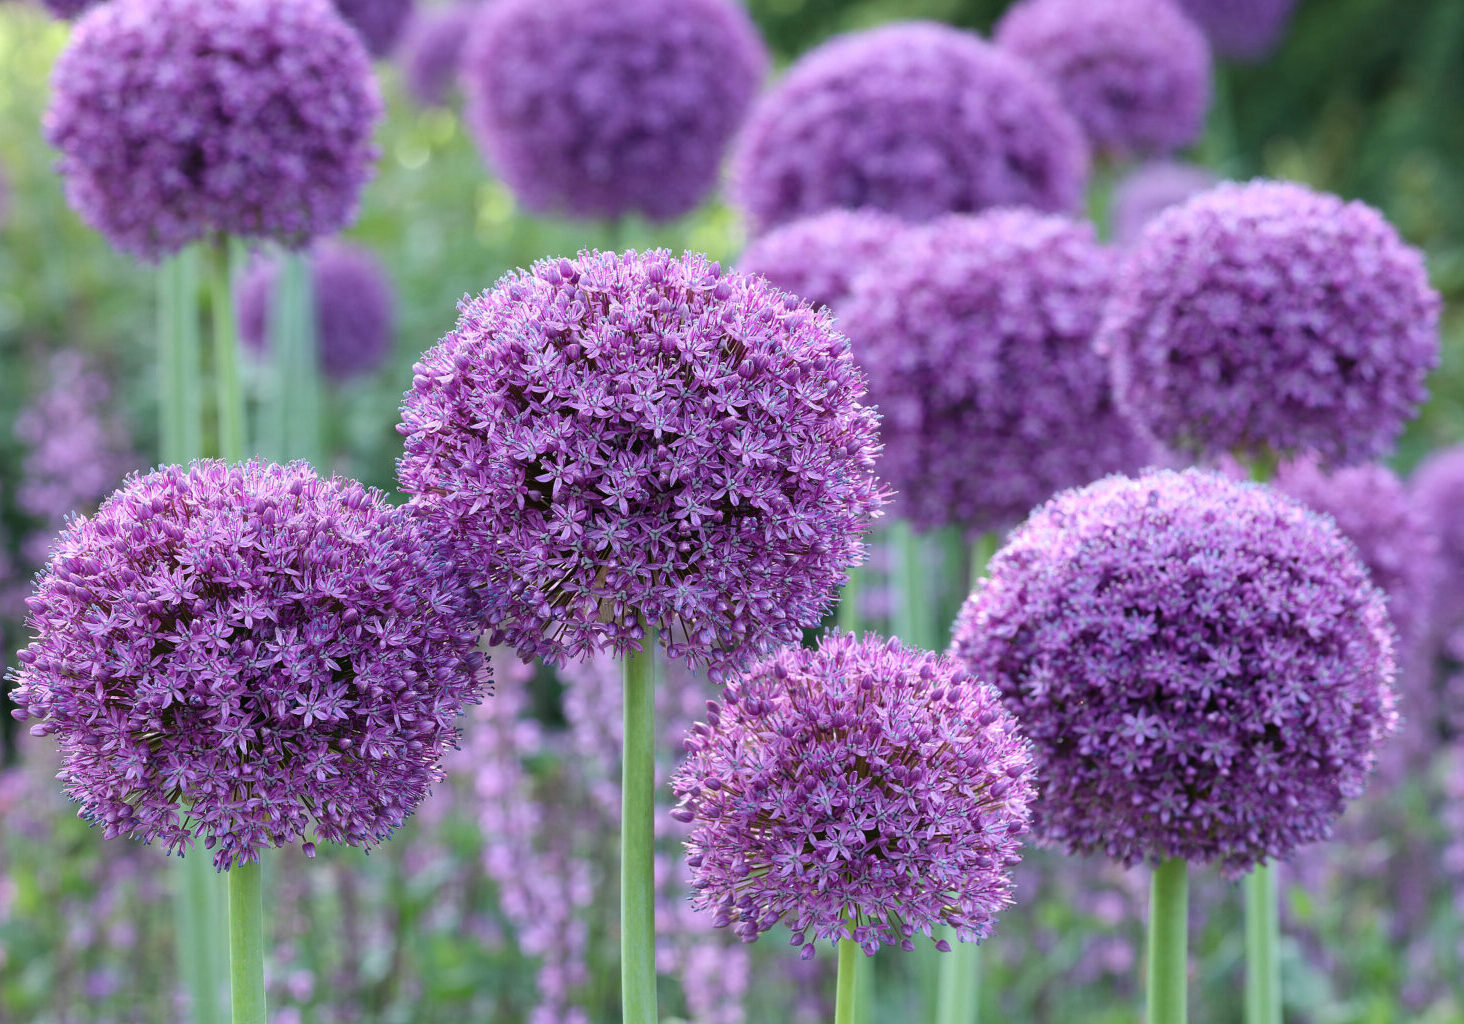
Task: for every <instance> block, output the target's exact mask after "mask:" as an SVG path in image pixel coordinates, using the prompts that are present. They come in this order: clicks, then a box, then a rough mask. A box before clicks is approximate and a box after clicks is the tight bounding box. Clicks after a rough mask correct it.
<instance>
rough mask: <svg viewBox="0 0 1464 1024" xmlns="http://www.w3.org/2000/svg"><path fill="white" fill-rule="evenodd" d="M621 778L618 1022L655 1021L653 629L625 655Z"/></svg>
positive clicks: (641, 1023)
mask: <svg viewBox="0 0 1464 1024" xmlns="http://www.w3.org/2000/svg"><path fill="white" fill-rule="evenodd" d="M624 677H625V696H624V699H625V751H624V755H623V758H622V762H623V767H622V769H621V779H620V799H621V810H622V813H621V821H620V1003H621V1010H622V1014H621V1018H622V1021H623V1024H657V1020H658V1017H657V1013H656V907H655V880H654V875H653V861H652V858H653V855H654V851H653V844H654V842H655V831H654V825H655V822H654V809H653V807H652V804H653V803H654V801H655V796H656V777H655V758H656V747H655V743H656V739H655V737H656V721H655V719H656V706H655V692H656V633H655V630H654V629H652V628H650V627H647V629H646V635H645V637H644V638H643V639H642V640H641V649H640V651H639V652H637V653H635V654H631V655H630V656H628V657H627V658H626V659H625V673H624Z"/></svg>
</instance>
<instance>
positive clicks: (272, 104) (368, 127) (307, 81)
mask: <svg viewBox="0 0 1464 1024" xmlns="http://www.w3.org/2000/svg"><path fill="white" fill-rule="evenodd" d="M52 81H53V85H54V88H53V92H52V98H51V106H50V108H49V109H48V110H47V112H46V117H45V129H46V137H47V139H48V140H49V141H50V143H51V144H52V145H53V146H55V147H56V148H57V149H59V150H60V151H61V159H60V163H59V168H60V171H61V174H62V176H63V177H64V178H65V179H66V192H67V197H68V199H69V200H70V202H71V205H72V206H73V207H74V208H75V209H76V210H77V212H78V213H79V214H80V215H81V217H82V219H83V220H85V221H86V222H87V223H88V224H90V225H91V226H92V227H94V228H96V229H97V230H98V231H100V232H102V234H104V235H106V236H107V238H108V239H109V240H110V241H111V242H112V244H113V245H115V246H117V247H118V248H119V249H123V250H126V251H128V252H132V253H135V254H137V255H139V256H142V257H145V258H147V259H157V258H159V257H161V256H165V255H167V254H168V253H171V252H173V251H175V250H177V249H180V248H182V247H183V246H184V245H186V244H188V243H189V242H192V241H194V240H195V239H198V238H202V237H205V236H207V235H208V234H210V233H212V232H227V233H230V234H234V235H241V236H250V237H269V238H276V239H279V240H280V241H282V242H285V243H287V244H292V245H293V244H299V243H301V242H303V241H305V240H307V239H309V238H311V237H312V236H315V235H324V234H330V233H332V232H335V231H337V230H339V229H340V228H342V227H344V226H345V225H346V224H347V223H348V222H349V221H350V220H351V219H352V218H353V217H354V216H355V212H356V206H357V201H358V197H359V195H360V192H361V189H362V187H363V185H364V184H365V182H366V180H367V178H369V177H370V174H371V164H372V161H373V160H374V159H375V156H376V151H375V149H374V148H373V147H372V143H371V133H372V131H373V129H374V128H375V124H376V121H377V120H378V118H379V117H380V115H381V111H382V107H381V100H380V98H379V96H378V94H377V89H376V83H375V80H374V79H373V78H372V77H371V66H370V62H369V60H368V58H367V55H366V52H365V50H364V49H363V48H362V46H361V42H360V40H359V39H358V38H357V37H356V34H355V33H354V32H352V31H351V29H350V28H349V27H348V26H347V25H346V24H345V23H344V22H342V21H341V20H340V17H339V16H338V15H337V14H336V13H335V11H334V9H333V8H331V6H330V4H329V3H327V2H326V0H210V2H209V3H198V2H197V0H111V2H109V3H105V4H102V5H101V6H99V7H97V8H96V10H94V11H91V12H89V13H88V14H87V15H86V17H84V18H83V19H82V20H81V21H80V22H78V23H77V25H76V28H75V30H74V31H73V32H72V35H71V40H70V42H69V43H68V44H67V47H66V49H65V50H64V51H63V52H62V54H61V56H60V58H59V59H58V61H57V63H56V69H55V72H54V74H53V77H52Z"/></svg>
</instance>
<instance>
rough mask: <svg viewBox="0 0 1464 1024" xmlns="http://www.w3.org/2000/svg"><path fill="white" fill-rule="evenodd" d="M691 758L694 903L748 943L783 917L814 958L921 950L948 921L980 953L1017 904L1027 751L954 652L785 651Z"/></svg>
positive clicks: (751, 682)
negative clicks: (824, 953) (824, 944)
mask: <svg viewBox="0 0 1464 1024" xmlns="http://www.w3.org/2000/svg"><path fill="white" fill-rule="evenodd" d="M686 750H687V753H688V755H689V756H688V757H687V759H686V761H685V762H683V763H682V765H681V768H680V769H679V770H678V771H677V773H676V776H675V777H674V778H673V779H672V780H671V786H672V789H673V791H674V792H675V794H676V796H677V798H678V799H679V800H680V801H681V803H680V805H679V806H678V807H677V809H676V810H675V811H674V812H673V814H674V816H675V817H677V819H678V820H681V821H686V822H689V823H691V826H692V829H691V837H690V839H689V840H688V841H687V844H686V851H687V862H688V863H689V864H690V865H691V869H692V887H693V890H694V892H695V895H694V896H693V898H692V903H693V906H695V907H697V908H698V909H702V910H710V911H712V912H713V913H714V914H715V915H716V917H715V921H714V923H715V924H717V925H719V926H727V925H732V926H733V927H734V929H735V930H736V932H737V933H738V934H739V935H741V936H742V938H743V940H744V941H748V942H751V941H752V940H754V939H756V938H757V937H758V935H759V934H761V933H762V932H765V931H768V930H770V929H771V928H772V927H773V926H774V925H775V924H777V923H778V922H779V921H783V920H785V919H786V921H787V923H788V924H789V925H790V926H791V927H792V929H793V933H794V934H793V945H795V946H802V947H803V955H804V956H805V957H808V956H812V955H813V953H814V942H815V941H816V940H818V939H839V938H852V939H853V940H854V941H855V942H857V943H859V944H860V945H861V946H863V947H864V951H865V952H866V953H870V954H873V953H874V952H875V950H877V949H878V948H879V947H880V946H881V945H899V946H901V947H902V948H904V949H906V950H911V949H914V942H913V939H914V937H915V933H916V932H920V933H922V934H924V935H927V936H929V935H931V933H932V929H934V928H937V927H939V926H941V925H950V926H951V927H953V928H955V929H956V934H957V935H958V937H959V938H960V939H961V940H962V941H963V942H979V941H980V940H981V939H984V938H985V937H986V936H987V935H989V934H990V933H991V929H992V927H993V925H994V924H995V923H996V915H997V913H998V912H999V911H1000V910H1001V909H1002V908H1004V907H1006V906H1008V905H1009V904H1010V903H1011V893H1012V882H1011V877H1010V868H1011V866H1012V865H1013V864H1015V863H1016V862H1017V861H1018V859H1019V857H1018V853H1017V850H1018V846H1019V841H1020V838H1021V836H1022V834H1023V833H1024V832H1026V830H1027V819H1028V803H1029V802H1030V801H1031V800H1032V798H1033V789H1032V774H1033V770H1032V759H1031V752H1030V751H1029V749H1028V746H1027V741H1026V740H1024V739H1022V738H1021V736H1020V734H1019V732H1018V729H1017V724H1016V722H1015V721H1014V720H1013V718H1012V716H1011V715H1010V714H1008V713H1007V711H1006V710H1005V709H1004V708H1003V707H1002V704H1001V699H1000V695H999V694H997V692H996V691H995V690H994V689H992V688H991V687H990V686H987V685H986V684H984V683H982V682H980V681H978V680H977V679H975V678H973V677H971V676H969V675H967V674H966V673H965V672H963V671H962V670H961V669H960V668H959V667H958V666H957V665H955V664H954V663H953V662H952V661H951V660H950V659H949V658H947V657H945V656H943V655H938V654H932V653H930V652H928V651H921V650H916V649H914V648H908V647H902V646H901V645H900V642H899V641H898V640H885V639H882V638H876V637H873V636H870V637H866V638H864V639H862V640H861V639H858V638H856V637H855V636H853V635H851V634H847V633H842V634H840V633H835V634H833V635H831V636H828V637H825V638H824V640H823V642H822V643H821V645H820V646H819V648H818V650H816V651H813V650H808V649H807V648H790V649H787V650H783V651H780V652H778V653H777V654H775V655H773V656H772V657H771V658H769V659H768V660H766V661H764V662H762V663H760V664H758V665H756V666H754V667H753V668H752V669H750V670H749V671H748V672H747V673H746V674H745V675H743V676H740V677H738V678H737V679H735V680H733V681H732V682H730V683H728V684H727V687H726V690H725V691H724V695H723V700H722V702H721V703H720V704H718V703H717V702H715V701H708V702H707V717H706V722H705V723H702V724H698V725H696V726H694V727H693V728H692V730H691V732H690V733H688V735H687V738H686ZM850 919H852V924H853V928H852V934H850V932H849V930H848V929H847V922H849V920H850ZM941 942H942V943H943V942H944V940H941Z"/></svg>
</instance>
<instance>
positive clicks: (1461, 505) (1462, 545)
mask: <svg viewBox="0 0 1464 1024" xmlns="http://www.w3.org/2000/svg"><path fill="white" fill-rule="evenodd" d="M1408 490H1409V495H1410V496H1411V498H1412V499H1413V503H1414V505H1415V506H1416V508H1417V509H1418V513H1419V514H1420V515H1421V516H1423V518H1424V520H1425V521H1426V522H1427V524H1428V527H1429V530H1430V532H1432V533H1433V535H1434V537H1435V539H1436V541H1437V543H1438V546H1439V547H1438V568H1437V575H1436V576H1435V578H1434V583H1435V589H1434V594H1433V599H1432V602H1431V608H1432V616H1431V622H1430V637H1429V656H1430V657H1431V658H1435V659H1436V661H1437V663H1436V664H1435V665H1434V666H1433V667H1432V669H1433V672H1434V673H1436V674H1437V677H1436V678H1432V679H1429V680H1428V681H1427V683H1424V684H1423V685H1424V686H1426V687H1427V688H1428V689H1429V692H1431V693H1432V699H1431V701H1430V705H1431V708H1432V714H1431V715H1430V717H1429V719H1428V724H1427V727H1428V728H1430V729H1433V730H1436V731H1435V735H1445V736H1453V737H1458V736H1460V735H1464V514H1461V512H1460V510H1461V509H1464V445H1455V446H1453V447H1451V448H1444V449H1442V450H1440V451H1437V452H1435V453H1433V454H1432V455H1430V456H1429V457H1428V458H1427V459H1425V460H1424V461H1423V462H1422V463H1420V464H1419V466H1418V468H1417V469H1416V470H1415V471H1414V473H1413V477H1412V478H1411V479H1410V480H1409V487H1408ZM1461 764H1464V762H1461ZM1461 866H1464V862H1461Z"/></svg>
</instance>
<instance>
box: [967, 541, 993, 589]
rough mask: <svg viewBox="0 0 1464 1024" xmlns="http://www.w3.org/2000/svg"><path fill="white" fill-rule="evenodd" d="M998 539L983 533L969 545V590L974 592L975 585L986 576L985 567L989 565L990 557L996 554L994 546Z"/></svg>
mask: <svg viewBox="0 0 1464 1024" xmlns="http://www.w3.org/2000/svg"><path fill="white" fill-rule="evenodd" d="M999 540H1000V537H998V536H997V534H995V533H992V532H988V533H983V534H981V535H980V536H979V537H977V538H976V540H975V541H973V542H972V544H971V588H972V589H973V590H974V589H975V587H976V584H977V582H978V581H979V580H981V578H982V577H984V576H985V575H986V567H987V566H988V565H990V564H991V556H992V555H994V554H996V546H997V543H998V541H999Z"/></svg>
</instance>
